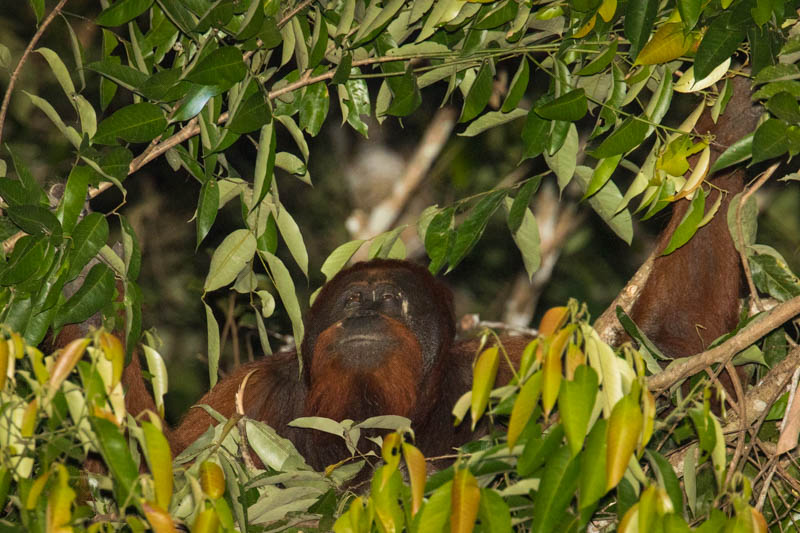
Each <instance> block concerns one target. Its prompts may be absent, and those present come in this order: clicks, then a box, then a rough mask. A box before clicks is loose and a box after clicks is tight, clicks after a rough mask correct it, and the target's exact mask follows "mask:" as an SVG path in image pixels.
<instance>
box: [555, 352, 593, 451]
mask: <svg viewBox="0 0 800 533" xmlns="http://www.w3.org/2000/svg"><path fill="white" fill-rule="evenodd" d="M597 386H598V380H597V372H595V371H594V369H593V368H591V367H590V366H588V365H580V366H578V368H576V369H575V377H574V379H573V380H572V381H567V380H564V381H562V382H561V388H560V389H559V391H558V412H559V413H560V414H561V423H562V424H563V425H564V433H565V434H566V435H567V443H569V447H570V449H571V450H572V456H573V457H575V456H577V455H578V452H580V451H581V448H583V441H584V438H585V437H586V432H587V430H588V429H589V419H590V417H591V415H592V409H593V408H594V404H595V401H596V400H597V391H598V388H597Z"/></svg>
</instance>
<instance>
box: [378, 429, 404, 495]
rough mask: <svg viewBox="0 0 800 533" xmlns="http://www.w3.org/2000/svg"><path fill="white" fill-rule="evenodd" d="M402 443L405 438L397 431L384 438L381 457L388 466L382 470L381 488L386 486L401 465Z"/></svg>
mask: <svg viewBox="0 0 800 533" xmlns="http://www.w3.org/2000/svg"><path fill="white" fill-rule="evenodd" d="M402 442H403V438H402V437H401V436H400V434H399V433H397V432H396V431H395V432H393V433H389V434H388V435H386V436H385V437H384V438H383V447H382V448H381V457H383V462H384V463H386V465H385V466H384V468H382V469H381V488H383V487H384V486H386V482H387V481H388V480H389V477H390V476H391V475H392V474H393V473H394V472H395V471H396V470H397V465H399V464H400V445H401V444H402Z"/></svg>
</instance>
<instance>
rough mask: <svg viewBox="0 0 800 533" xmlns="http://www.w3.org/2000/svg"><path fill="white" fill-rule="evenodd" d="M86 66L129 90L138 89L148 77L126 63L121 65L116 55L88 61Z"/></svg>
mask: <svg viewBox="0 0 800 533" xmlns="http://www.w3.org/2000/svg"><path fill="white" fill-rule="evenodd" d="M86 68H88V69H90V70H94V71H95V72H97V73H99V74H102V75H103V76H105V77H106V78H108V79H109V80H111V81H113V82H114V83H118V84H119V85H122V86H123V87H125V88H126V89H129V90H138V89H139V88H140V87H142V86H143V85H144V84H145V82H146V81H147V79H148V78H147V74H145V73H143V72H140V71H138V70H136V69H135V68H132V67H129V66H127V65H121V64H120V62H119V58H118V57H109V58H107V59H103V60H102V61H96V62H94V63H89V64H88V65H86Z"/></svg>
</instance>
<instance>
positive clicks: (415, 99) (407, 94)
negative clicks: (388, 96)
mask: <svg viewBox="0 0 800 533" xmlns="http://www.w3.org/2000/svg"><path fill="white" fill-rule="evenodd" d="M386 81H387V83H388V84H389V87H390V88H391V90H392V95H393V98H392V103H391V104H390V105H389V108H388V109H387V110H386V114H387V115H392V116H396V117H404V116H406V115H410V114H411V113H413V112H414V111H416V110H417V108H418V107H419V106H420V105H421V104H422V95H421V94H420V92H419V86H418V85H417V78H416V76H415V75H414V71H413V70H412V69H411V66H410V65H409V67H408V69H407V70H406V71H405V74H403V75H402V76H392V77H390V78H387V80H386Z"/></svg>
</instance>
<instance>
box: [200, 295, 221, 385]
mask: <svg viewBox="0 0 800 533" xmlns="http://www.w3.org/2000/svg"><path fill="white" fill-rule="evenodd" d="M203 307H204V308H205V310H206V338H207V339H208V382H209V383H210V386H211V387H213V386H214V385H215V384H216V383H217V376H218V375H219V374H218V370H219V353H220V341H219V324H218V323H217V319H216V318H214V312H213V311H212V310H211V307H209V305H208V304H207V303H206V302H203Z"/></svg>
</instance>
